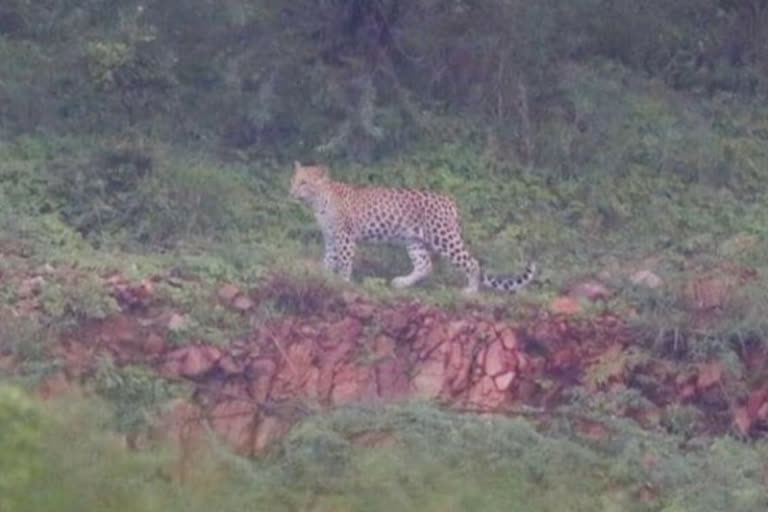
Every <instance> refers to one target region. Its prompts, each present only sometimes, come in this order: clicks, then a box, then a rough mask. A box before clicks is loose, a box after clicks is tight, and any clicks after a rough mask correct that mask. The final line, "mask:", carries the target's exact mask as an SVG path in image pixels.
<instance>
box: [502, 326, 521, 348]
mask: <svg viewBox="0 0 768 512" xmlns="http://www.w3.org/2000/svg"><path fill="white" fill-rule="evenodd" d="M499 337H500V338H501V343H502V344H503V345H504V348H506V349H507V350H515V351H516V350H517V348H518V346H519V344H520V342H519V341H518V339H517V334H516V333H515V331H513V330H512V329H510V328H508V327H505V328H504V329H503V330H502V331H501V332H499Z"/></svg>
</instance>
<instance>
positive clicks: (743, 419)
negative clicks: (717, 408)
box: [733, 407, 754, 436]
mask: <svg viewBox="0 0 768 512" xmlns="http://www.w3.org/2000/svg"><path fill="white" fill-rule="evenodd" d="M753 423H754V419H753V418H752V417H750V415H749V413H748V412H747V408H746V407H739V408H738V409H736V412H734V414H733V425H734V426H735V427H736V430H737V431H738V432H739V434H741V435H743V436H747V435H749V431H750V430H752V424H753Z"/></svg>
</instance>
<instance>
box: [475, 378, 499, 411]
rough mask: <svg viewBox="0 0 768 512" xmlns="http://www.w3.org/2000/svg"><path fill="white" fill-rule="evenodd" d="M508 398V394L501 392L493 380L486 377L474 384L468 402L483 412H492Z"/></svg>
mask: <svg viewBox="0 0 768 512" xmlns="http://www.w3.org/2000/svg"><path fill="white" fill-rule="evenodd" d="M505 398H506V392H504V391H499V390H498V389H497V388H496V384H495V383H494V382H493V378H491V377H489V376H487V375H486V376H485V377H483V378H481V379H480V380H479V381H478V382H477V383H476V384H474V385H473V386H472V387H471V388H470V390H469V395H468V396H467V400H468V402H469V403H470V404H471V405H472V406H474V407H476V408H478V409H479V410H481V411H492V410H494V409H496V408H498V406H499V405H501V404H502V403H503V402H504V400H505Z"/></svg>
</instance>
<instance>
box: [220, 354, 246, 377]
mask: <svg viewBox="0 0 768 512" xmlns="http://www.w3.org/2000/svg"><path fill="white" fill-rule="evenodd" d="M218 366H219V368H220V369H221V370H222V371H223V372H224V373H225V374H227V375H238V374H240V373H243V369H244V367H245V365H244V364H243V363H242V362H241V361H235V359H234V358H233V357H232V354H225V355H224V356H223V357H222V358H221V359H219V362H218Z"/></svg>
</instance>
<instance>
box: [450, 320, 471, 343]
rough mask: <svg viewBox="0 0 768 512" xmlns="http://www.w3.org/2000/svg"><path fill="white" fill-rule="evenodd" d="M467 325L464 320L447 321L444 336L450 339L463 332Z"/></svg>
mask: <svg viewBox="0 0 768 512" xmlns="http://www.w3.org/2000/svg"><path fill="white" fill-rule="evenodd" d="M468 325H469V324H468V322H466V321H465V320H454V321H453V322H449V323H448V325H447V326H446V336H447V337H448V338H450V339H454V338H456V336H458V335H459V334H460V333H461V332H463V331H464V330H465V329H466V328H467V326H468Z"/></svg>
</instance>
